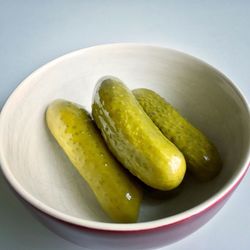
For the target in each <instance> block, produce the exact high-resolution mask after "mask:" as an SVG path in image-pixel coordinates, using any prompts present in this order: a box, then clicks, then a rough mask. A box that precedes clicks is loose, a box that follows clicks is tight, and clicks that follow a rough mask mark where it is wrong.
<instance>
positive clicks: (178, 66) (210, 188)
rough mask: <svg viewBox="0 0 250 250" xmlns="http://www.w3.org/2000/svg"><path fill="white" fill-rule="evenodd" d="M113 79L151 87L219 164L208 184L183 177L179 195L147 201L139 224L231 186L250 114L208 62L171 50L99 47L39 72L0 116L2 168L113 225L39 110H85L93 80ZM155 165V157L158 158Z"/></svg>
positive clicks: (56, 204) (39, 194) (55, 201)
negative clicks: (199, 135)
mask: <svg viewBox="0 0 250 250" xmlns="http://www.w3.org/2000/svg"><path fill="white" fill-rule="evenodd" d="M104 75H114V76H117V77H118V78H120V79H121V80H122V81H124V83H126V85H127V86H128V87H129V88H131V89H134V88H138V87H146V88H150V89H152V90H155V91H156V92H158V93H159V94H160V95H162V96H163V97H165V98H166V100H167V101H168V102H170V103H171V104H172V105H174V106H175V107H176V108H177V109H178V110H179V111H180V112H181V113H182V114H183V115H184V116H185V117H186V118H187V119H188V120H189V121H191V122H192V123H193V124H194V125H195V126H197V127H198V128H200V129H201V130H202V131H203V132H204V133H205V134H206V135H207V136H208V137H209V138H210V139H211V140H212V141H213V142H214V143H215V144H216V146H217V147H218V150H219V152H220V154H221V157H222V159H223V163H224V166H223V170H222V172H221V173H220V175H219V176H217V177H216V178H215V179H214V180H212V181H210V182H207V183H199V182H196V181H195V180H193V179H192V178H189V177H187V178H185V181H184V184H183V187H182V189H181V192H180V193H179V194H178V195H177V196H175V197H173V198H171V199H166V200H164V199H163V200H162V199H161V200H158V199H153V198H151V197H149V196H147V195H146V196H145V199H144V201H143V204H142V208H141V212H140V218H139V221H140V222H147V221H152V220H156V219H161V218H165V217H167V216H171V215H175V214H178V213H180V212H183V211H186V210H188V209H190V208H193V207H195V206H197V205H199V204H201V203H202V202H204V201H206V200H207V199H209V198H211V197H215V196H214V195H216V194H217V193H218V192H219V191H220V190H222V189H223V187H225V186H226V185H228V184H229V183H231V182H232V181H233V180H234V178H235V177H236V176H237V175H238V174H239V172H240V171H241V169H242V166H243V165H244V161H245V160H246V155H247V150H248V149H247V148H248V144H249V121H248V120H246V119H249V116H248V113H247V109H246V107H245V104H244V102H243V100H242V99H241V97H240V95H239V94H238V93H237V91H236V90H235V89H234V87H232V85H231V84H229V80H228V79H227V78H226V77H224V76H223V75H222V74H220V73H219V72H218V71H216V70H215V69H213V68H211V67H210V66H208V65H207V64H205V63H203V62H201V61H199V60H197V59H195V58H193V57H190V56H188V55H185V54H183V53H180V52H176V51H173V50H169V49H162V48H156V47H150V46H139V45H109V46H98V47H93V48H89V49H85V50H80V51H78V52H75V53H71V54H69V55H66V56H64V57H62V58H59V59H57V60H55V61H53V62H52V63H50V64H48V65H46V66H44V67H42V68H41V69H39V70H38V71H36V72H35V73H33V74H32V75H31V76H30V77H28V78H27V79H26V80H25V81H24V83H23V84H22V85H21V86H20V87H19V88H18V89H17V90H16V91H15V92H14V93H13V94H12V96H11V98H10V99H9V101H8V102H7V104H6V106H5V109H4V110H3V113H2V115H1V128H0V138H1V141H0V148H1V157H2V158H4V162H5V164H3V165H4V166H3V169H4V171H8V173H9V174H8V176H11V178H13V179H15V181H16V182H17V183H18V184H20V186H21V187H22V188H23V189H24V190H25V191H26V192H27V193H28V194H29V195H30V196H31V197H33V198H35V199H36V200H38V201H40V202H41V203H42V204H44V205H46V206H47V207H48V208H52V209H54V210H55V211H58V212H61V213H63V214H65V215H69V216H72V217H74V218H77V219H79V221H80V220H82V219H83V220H88V221H98V222H110V220H109V219H108V218H107V216H106V215H105V214H104V213H103V212H102V210H101V208H100V207H99V205H98V203H97V202H96V200H95V198H94V196H93V194H92V192H91V190H90V189H89V187H88V186H87V184H86V183H85V181H84V180H83V179H82V178H81V177H80V176H79V174H78V173H77V172H76V171H75V169H74V167H72V165H71V163H70V162H69V160H68V159H67V157H66V156H65V155H64V153H63V152H62V150H61V149H60V148H59V146H58V145H57V143H56V142H55V141H54V139H53V138H52V136H51V135H50V133H49V131H48V130H47V127H46V124H45V119H44V112H45V110H46V107H47V106H48V104H49V103H50V102H51V101H53V100H54V99H56V98H65V99H68V100H71V101H73V102H77V103H80V104H82V105H83V106H84V107H86V108H87V109H88V110H89V111H90V107H91V99H92V92H93V89H94V87H95V83H96V82H97V80H98V79H99V78H100V77H102V76H104ZM155 160H156V161H157V159H155Z"/></svg>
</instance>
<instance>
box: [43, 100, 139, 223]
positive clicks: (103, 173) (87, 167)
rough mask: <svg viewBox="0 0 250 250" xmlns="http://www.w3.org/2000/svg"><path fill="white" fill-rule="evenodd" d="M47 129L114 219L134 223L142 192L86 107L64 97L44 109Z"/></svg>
mask: <svg viewBox="0 0 250 250" xmlns="http://www.w3.org/2000/svg"><path fill="white" fill-rule="evenodd" d="M46 121H47V125H48V127H49V130H50V131H51V133H52V134H53V136H54V137H55V139H56V140H57V142H58V143H59V145H60V146H61V147H62V149H63V150H64V152H65V153H66V155H67V156H68V158H69V159H70V161H71V162H72V164H73V165H74V166H75V168H76V169H77V170H78V171H79V173H80V174H81V176H82V177H83V178H84V179H85V180H86V182H87V183H88V184H89V186H90V187H91V189H92V190H93V192H94V194H95V196H96V198H97V200H98V201H99V203H100V205H101V207H102V208H103V209H104V211H105V212H106V213H107V214H108V215H109V217H110V218H111V219H113V220H114V221H115V222H121V223H130V222H136V220H137V217H138V213H139V208H140V203H141V199H142V192H141V189H140V187H139V186H137V184H136V183H134V182H133V180H132V179H131V176H130V174H129V173H127V172H126V170H125V169H124V168H123V167H122V166H121V165H120V164H119V163H118V162H117V160H116V159H115V158H114V157H113V155H112V154H111V153H110V151H109V150H108V148H107V146H106V144H105V142H104V140H103V138H102V136H101V134H100V132H99V130H98V129H97V128H96V126H95V124H94V122H93V120H92V119H91V117H90V115H89V114H88V112H87V111H86V110H84V109H83V108H82V107H81V106H79V105H77V104H74V103H72V102H68V101H65V100H56V101H54V102H53V103H51V104H50V105H49V107H48V109H47V112H46Z"/></svg>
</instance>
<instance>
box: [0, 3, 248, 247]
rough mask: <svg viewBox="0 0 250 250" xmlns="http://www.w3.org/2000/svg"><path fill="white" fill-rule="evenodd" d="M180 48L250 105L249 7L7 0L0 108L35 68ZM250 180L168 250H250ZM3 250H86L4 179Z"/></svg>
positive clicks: (0, 31) (0, 7) (0, 183)
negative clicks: (75, 57) (104, 52)
mask: <svg viewBox="0 0 250 250" xmlns="http://www.w3.org/2000/svg"><path fill="white" fill-rule="evenodd" d="M111 42H142V43H150V44H156V45H161V46H165V47H170V48H175V49H179V50H182V51H184V52H187V53H190V54H192V55H194V56H196V57H199V58H201V59H203V60H205V61H206V62H208V63H210V64H212V65H213V66H215V67H217V68H218V69H219V70H221V71H222V72H223V73H225V74H226V75H227V76H228V77H229V78H230V79H231V80H232V81H233V82H235V83H236V84H237V85H238V86H239V88H240V89H241V90H242V92H243V93H244V95H245V97H246V98H247V100H248V101H250V66H249V65H250V64H249V62H250V1H247V0H245V1H244V0H242V1H236V0H235V1H224V0H223V1H213V0H212V1H211V0H210V1H194V0H192V1H184V0H183V1H163V0H162V1H159V0H156V1H147V0H144V1H142V0H130V1H129V0H128V1H119V0H117V1H111V0H103V1H101V0H99V1H97V0H94V1H90V0H89V1H84V0H73V1H69V0H68V1H66V0H61V1H59V0H58V1H56V0H52V1H49V0H46V1H35V0H34V1H31V0H28V1H18V0H16V1H12V0H11V1H2V0H0V108H1V107H2V106H3V105H4V102H5V101H6V99H7V97H8V96H9V95H10V93H11V92H12V91H13V90H14V89H15V88H16V86H17V85H18V84H19V83H20V82H21V81H22V80H23V79H24V78H25V77H26V76H28V75H29V74H30V73H31V72H32V71H33V70H35V69H36V68H38V67H40V66H41V65H43V64H45V63H47V62H48V61H50V60H52V59H54V58H56V57H58V56H61V55H63V54H65V53H67V52H70V51H73V50H76V49H79V48H84V47H88V46H92V45H96V44H103V43H111ZM249 207H250V174H249V173H248V174H247V175H246V177H245V178H244V180H243V181H242V183H241V184H240V186H239V187H238V188H237V190H236V191H235V192H234V194H233V196H232V197H231V199H230V200H229V201H228V202H227V204H226V205H225V206H224V208H223V209H222V210H221V211H220V212H219V213H218V214H217V215H216V216H215V217H214V218H213V219H212V220H211V221H210V222H209V223H207V224H206V225H205V226H203V227H202V228H201V229H200V230H198V231H197V232H196V233H194V234H192V235H191V236H189V237H187V238H186V239H184V240H182V241H179V242H177V243H175V244H173V245H170V246H167V247H165V248H162V250H163V249H167V250H189V249H192V250H193V249H195V250H196V249H199V250H205V249H206V250H213V249H215V250H217V249H219V250H220V249H227V250H230V249H237V250H248V249H250V213H249ZM0 249H3V250H43V249H46V250H57V249H58V250H59V249H60V250H81V249H83V248H81V247H78V246H76V245H73V244H72V243H70V242H67V241H65V240H63V239H61V238H59V237H58V236H57V235H55V234H54V233H52V232H50V231H49V230H48V229H46V228H45V227H44V226H43V225H41V224H40V223H39V222H38V221H37V220H36V219H35V218H33V217H32V216H31V214H30V213H29V211H27V210H26V209H25V208H24V207H23V205H21V203H20V202H19V201H18V200H17V199H16V198H15V197H14V195H13V194H12V192H11V191H10V190H9V188H8V186H7V185H6V182H5V181H4V179H3V176H2V173H0Z"/></svg>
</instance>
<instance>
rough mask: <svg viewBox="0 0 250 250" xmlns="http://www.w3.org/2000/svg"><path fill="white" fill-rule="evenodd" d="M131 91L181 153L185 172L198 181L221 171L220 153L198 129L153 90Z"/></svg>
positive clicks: (209, 178)
mask: <svg viewBox="0 0 250 250" xmlns="http://www.w3.org/2000/svg"><path fill="white" fill-rule="evenodd" d="M132 92H133V94H134V96H135V97H136V99H137V101H138V102H139V103H140V105H141V106H142V108H143V109H144V111H145V112H146V113H147V115H148V116H149V117H150V118H151V120H152V121H153V122H154V123H155V125H156V126H157V127H158V128H159V129H160V130H161V132H162V133H163V134H164V135H165V136H166V137H167V138H168V139H169V140H170V141H172V142H173V143H174V144H175V145H176V146H177V147H178V148H179V150H180V151H181V152H182V153H183V154H184V156H185V159H186V162H187V170H188V171H190V172H191V173H192V174H193V175H194V176H195V177H196V178H197V179H198V180H200V181H208V180H211V179H212V178H214V177H215V176H216V175H217V174H218V173H219V172H220V170H221V168H222V161H221V158H220V155H219V153H218V151H217V149H216V147H215V146H214V145H213V144H212V143H211V142H210V141H209V140H208V138H207V137H206V136H205V135H204V134H203V133H202V132H201V131H199V130H198V129H197V128H195V127H194V126H193V125H192V124H191V123H189V122H188V121H187V120H186V119H185V118H184V117H182V116H181V114H180V113H178V111H177V110H175V109H174V107H172V106H171V105H170V104H169V103H167V102H166V101H165V99H163V98H162V97H161V96H160V95H158V94H157V93H155V92H154V91H152V90H149V89H144V88H141V89H135V90H133V91H132Z"/></svg>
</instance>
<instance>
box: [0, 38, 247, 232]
mask: <svg viewBox="0 0 250 250" xmlns="http://www.w3.org/2000/svg"><path fill="white" fill-rule="evenodd" d="M111 47H113V48H116V49H124V48H130V49H136V48H138V47H140V48H144V49H153V50H162V51H173V52H176V53H177V54H179V55H181V56H184V57H186V58H190V59H192V60H195V61H197V62H198V63H200V64H203V65H205V66H206V67H208V68H210V69H211V70H213V71H215V72H216V73H217V74H219V75H220V76H221V77H223V78H224V79H226V81H225V83H224V84H227V85H229V86H230V87H231V88H232V89H233V90H234V92H235V93H236V94H237V95H238V97H239V98H240V99H241V101H242V103H243V104H244V107H245V108H246V110H247V112H248V114H249V118H250V109H249V105H248V103H247V99H246V98H245V97H244V95H243V93H242V92H241V90H240V89H239V88H238V86H236V85H235V84H234V83H233V82H232V81H231V80H230V79H229V78H228V77H227V76H225V75H224V74H223V73H222V72H220V71H219V70H218V69H216V68H214V67H213V66H211V65H210V64H208V63H206V62H204V61H203V60H201V59H199V58H197V57H194V56H192V55H189V54H187V53H185V52H182V51H179V50H175V49H172V48H167V47H163V46H157V45H151V44H144V43H111V44H101V45H95V46H91V47H87V48H82V49H79V50H76V51H73V52H69V53H67V54H65V55H62V56H60V57H57V58H55V59H54V60H52V61H50V62H48V63H46V64H44V65H43V66H41V67H39V68H38V69H36V70H35V71H33V72H32V73H31V74H30V75H29V76H28V77H26V78H25V79H24V80H23V81H22V82H21V83H20V84H19V85H18V86H17V87H16V88H15V89H14V91H13V92H12V93H11V94H10V96H9V97H8V98H7V101H6V102H5V104H4V106H3V108H2V111H1V114H0V144H1V143H2V142H1V141H2V139H1V128H2V125H3V124H4V117H5V115H6V114H7V113H8V107H9V103H10V101H11V100H12V99H14V98H16V96H18V94H19V90H21V89H22V88H24V87H25V86H26V85H29V84H30V81H32V79H33V78H34V77H36V75H38V74H41V73H43V72H46V70H48V69H49V68H51V67H54V66H55V65H57V64H59V63H60V62H62V61H64V60H68V59H70V58H72V57H75V56H78V55H81V54H84V53H86V52H87V51H90V50H95V49H100V48H102V49H106V48H111ZM249 120H250V119H249ZM249 167H250V140H249V141H248V153H247V157H246V158H245V159H244V162H243V163H242V166H241V168H240V170H239V172H238V173H237V175H236V176H234V177H233V178H232V180H231V181H230V182H228V183H226V185H225V186H223V187H222V188H221V189H220V190H219V191H218V192H217V193H216V194H214V195H213V196H211V197H210V198H209V199H207V200H206V201H204V202H202V203H200V204H198V205H197V206H195V207H192V208H190V209H188V210H186V211H184V212H181V213H178V214H176V215H172V216H169V217H166V218H162V219H157V220H153V221H147V222H137V223H107V222H98V221H90V220H86V219H81V218H77V217H74V216H71V215H67V214H64V213H63V212H60V211H58V210H56V209H54V208H52V207H49V206H48V205H46V204H44V203H43V202H41V201H40V200H38V199H37V198H35V197H33V196H32V195H31V194H30V193H29V192H27V191H26V190H25V189H24V188H23V187H22V185H21V184H20V183H19V182H18V181H17V180H16V179H15V177H14V175H12V172H11V171H10V169H9V168H8V164H7V160H6V158H5V156H4V153H3V150H2V147H0V168H1V169H2V172H3V174H4V176H5V178H6V180H7V181H8V182H9V184H10V185H11V186H12V187H13V188H14V190H15V191H16V192H17V193H18V194H19V195H20V196H21V197H22V198H23V199H24V200H25V201H27V202H28V203H30V204H31V205H32V206H33V207H35V208H37V209H38V210H40V211H42V212H43V213H45V214H47V215H49V216H51V217H54V218H56V219H58V220H60V221H63V222H66V223H69V224H73V225H75V226H80V227H83V228H88V229H95V230H101V231H112V232H133V231H146V230H152V229H157V228H162V227H166V226H170V225H173V224H176V223H181V222H183V221H185V220H186V219H189V218H191V217H193V216H196V215H198V214H200V213H203V212H205V211H206V210H207V209H209V208H211V207H212V206H214V205H215V204H217V203H218V202H220V201H221V200H223V199H224V198H225V197H226V196H227V195H228V194H229V193H230V192H232V191H233V190H234V189H235V188H236V187H237V186H238V184H239V183H240V181H241V180H242V179H243V177H244V175H245V174H246V173H247V170H248V168H249Z"/></svg>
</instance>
